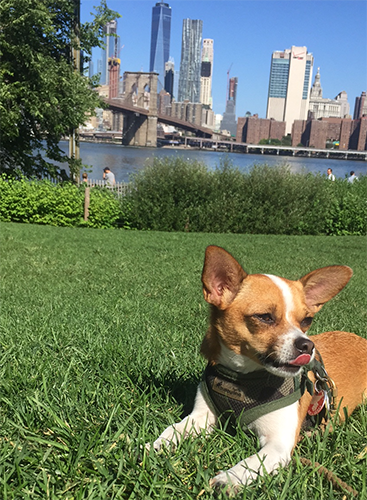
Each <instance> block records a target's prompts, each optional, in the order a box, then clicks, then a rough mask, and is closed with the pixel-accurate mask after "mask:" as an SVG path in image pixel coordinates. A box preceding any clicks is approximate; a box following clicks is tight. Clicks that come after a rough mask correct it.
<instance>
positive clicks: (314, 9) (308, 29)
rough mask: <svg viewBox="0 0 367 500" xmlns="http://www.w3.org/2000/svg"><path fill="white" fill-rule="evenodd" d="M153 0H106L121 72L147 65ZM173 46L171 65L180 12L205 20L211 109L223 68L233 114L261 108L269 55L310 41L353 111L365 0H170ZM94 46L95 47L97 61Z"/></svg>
mask: <svg viewBox="0 0 367 500" xmlns="http://www.w3.org/2000/svg"><path fill="white" fill-rule="evenodd" d="M155 3H156V2H154V1H150V0H133V1H132V0H127V1H116V0H110V1H108V6H109V7H110V8H111V9H113V10H116V11H117V12H119V13H120V14H121V15H122V17H121V18H119V19H118V34H119V35H120V38H121V46H122V47H123V48H122V49H121V74H123V72H124V71H147V70H148V69H149V57H150V36H151V12H152V7H153V6H154V5H155ZM93 5H94V2H92V1H91V0H87V1H84V2H83V3H82V9H81V20H82V22H85V21H88V20H90V15H89V13H90V12H91V11H92V8H93ZM169 5H170V7H171V9H172V22H171V51H170V57H172V58H173V59H174V62H175V67H176V68H178V67H179V65H180V56H181V34H182V22H183V19H184V18H191V19H200V20H202V21H203V38H211V39H213V40H214V43H215V46H216V55H215V65H214V68H213V82H212V96H213V110H214V112H215V113H220V114H222V113H223V111H224V109H225V105H226V102H225V97H226V83H227V71H228V68H229V67H230V66H231V65H232V69H231V73H230V76H231V77H232V76H236V77H238V93H237V113H236V114H237V116H244V115H245V113H246V112H247V111H250V112H251V113H252V114H254V113H258V114H259V116H260V117H265V116H266V105H267V96H268V86H269V75H270V66H271V56H272V53H273V52H274V51H276V50H284V49H286V48H288V47H291V46H292V45H298V46H303V45H304V46H307V48H308V51H309V52H310V53H312V54H313V56H314V66H315V67H316V68H317V67H320V68H321V71H322V79H323V94H324V96H325V97H327V98H332V99H333V98H334V97H335V96H336V95H337V94H339V93H340V92H342V91H343V90H344V91H346V92H347V94H348V101H349V103H350V106H351V114H353V111H354V102H355V98H356V97H357V96H360V95H361V92H362V91H364V90H366V44H365V40H366V23H365V18H366V10H367V4H366V3H365V2H364V1H359V0H355V1H354V0H353V1H346V0H344V1H328V0H321V1H297V0H293V1H266V0H257V1H256V0H248V1H247V0H244V1H241V0H240V1H231V0H227V1H226V2H219V1H212V0H210V1H208V0H201V1H200V0H199V1H196V2H193V1H189V0H185V1H183V0H171V1H170V2H169ZM98 57H100V55H99V53H98V51H96V52H94V53H93V60H94V66H95V67H97V62H96V61H97V59H98Z"/></svg>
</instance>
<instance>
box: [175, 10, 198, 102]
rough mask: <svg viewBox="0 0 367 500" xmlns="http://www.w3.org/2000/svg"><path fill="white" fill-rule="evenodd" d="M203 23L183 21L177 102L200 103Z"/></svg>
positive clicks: (189, 20) (192, 20)
mask: <svg viewBox="0 0 367 500" xmlns="http://www.w3.org/2000/svg"><path fill="white" fill-rule="evenodd" d="M202 32H203V21H201V20H195V19H184V20H183V26H182V46H181V63H180V77H179V81H178V96H177V100H178V101H180V102H182V101H184V100H186V99H188V100H189V101H190V102H200V69H201V58H200V54H201V40H202Z"/></svg>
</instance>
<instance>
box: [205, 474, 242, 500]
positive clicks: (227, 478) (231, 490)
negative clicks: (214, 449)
mask: <svg viewBox="0 0 367 500" xmlns="http://www.w3.org/2000/svg"><path fill="white" fill-rule="evenodd" d="M209 486H210V487H211V488H213V490H214V491H215V493H216V494H219V493H221V494H224V495H226V496H227V497H228V498H233V497H235V496H236V495H237V494H238V492H239V490H240V489H241V487H242V486H243V485H242V483H241V482H240V481H239V480H238V478H236V477H235V476H234V475H233V474H231V473H230V472H229V471H227V472H219V473H218V474H217V475H216V476H215V477H213V479H211V480H210V482H209Z"/></svg>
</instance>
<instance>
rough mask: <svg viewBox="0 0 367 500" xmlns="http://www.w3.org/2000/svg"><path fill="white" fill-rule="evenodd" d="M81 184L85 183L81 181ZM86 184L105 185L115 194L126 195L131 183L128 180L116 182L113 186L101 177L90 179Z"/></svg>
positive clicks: (93, 185)
mask: <svg viewBox="0 0 367 500" xmlns="http://www.w3.org/2000/svg"><path fill="white" fill-rule="evenodd" d="M84 182H85V181H84ZM81 184H83V182H81ZM86 184H87V186H89V187H105V188H107V189H110V190H111V191H113V192H114V193H115V194H117V196H126V194H127V192H128V191H129V189H130V184H129V183H128V182H116V183H115V184H114V185H113V186H110V185H108V184H106V182H105V181H104V180H101V179H97V180H94V179H88V180H87V181H86Z"/></svg>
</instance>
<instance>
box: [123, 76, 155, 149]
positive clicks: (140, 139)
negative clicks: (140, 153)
mask: <svg viewBox="0 0 367 500" xmlns="http://www.w3.org/2000/svg"><path fill="white" fill-rule="evenodd" d="M157 84H158V73H143V72H137V73H134V72H131V71H125V73H124V94H125V96H124V101H125V102H126V103H127V104H130V105H131V106H136V107H138V108H145V109H147V110H148V111H149V113H148V115H143V114H140V113H139V112H138V111H137V112H136V113H128V114H126V115H124V126H123V139H122V143H123V144H124V145H125V146H154V147H155V146H156V145H157V121H158V117H157V115H158V110H157Z"/></svg>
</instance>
